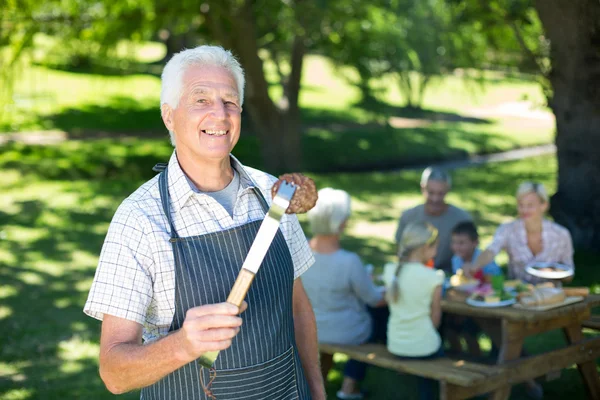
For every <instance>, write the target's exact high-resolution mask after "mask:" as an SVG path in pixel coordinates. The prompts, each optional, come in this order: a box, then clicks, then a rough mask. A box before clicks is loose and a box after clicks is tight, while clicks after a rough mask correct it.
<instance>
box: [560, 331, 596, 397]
mask: <svg viewBox="0 0 600 400" xmlns="http://www.w3.org/2000/svg"><path fill="white" fill-rule="evenodd" d="M563 331H564V332H565V336H566V337H567V341H568V342H569V344H573V343H577V342H579V341H581V340H583V333H582V332H581V325H579V324H574V325H570V326H567V327H565V328H564V329H563ZM577 368H578V369H579V373H580V374H581V378H582V379H583V383H584V384H585V389H586V392H587V395H588V398H589V399H594V400H596V399H600V377H598V371H597V370H596V363H595V362H594V361H588V362H585V363H582V364H577Z"/></svg>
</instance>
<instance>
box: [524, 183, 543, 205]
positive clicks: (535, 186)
mask: <svg viewBox="0 0 600 400" xmlns="http://www.w3.org/2000/svg"><path fill="white" fill-rule="evenodd" d="M529 193H535V194H537V196H538V197H539V198H540V200H541V201H542V203H547V202H548V192H547V191H546V188H545V187H544V185H543V184H541V183H537V182H523V183H521V184H520V185H519V188H518V189H517V200H518V199H519V198H521V197H523V196H525V195H526V194H529Z"/></svg>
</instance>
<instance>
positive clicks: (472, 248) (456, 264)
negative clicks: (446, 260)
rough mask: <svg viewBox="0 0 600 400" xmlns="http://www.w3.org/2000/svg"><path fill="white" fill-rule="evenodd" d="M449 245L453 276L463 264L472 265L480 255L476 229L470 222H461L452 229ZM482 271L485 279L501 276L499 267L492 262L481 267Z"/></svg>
mask: <svg viewBox="0 0 600 400" xmlns="http://www.w3.org/2000/svg"><path fill="white" fill-rule="evenodd" d="M451 243H452V244H451V248H452V253H454V255H453V256H452V273H453V274H456V272H457V271H458V270H459V269H461V268H462V267H463V265H464V264H465V263H473V262H474V261H475V260H476V259H477V257H478V256H479V254H480V253H481V250H479V249H478V248H477V247H478V246H479V234H478V233H477V227H476V226H475V224H474V223H473V222H471V221H465V222H461V223H459V224H457V225H456V226H455V227H454V229H452V242H451ZM482 270H483V275H484V276H485V277H489V276H493V275H501V274H502V271H501V270H500V267H499V266H498V265H497V264H496V263H495V262H494V261H492V262H491V263H489V264H488V265H486V266H485V267H483V268H482Z"/></svg>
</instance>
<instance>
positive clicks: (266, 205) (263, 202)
mask: <svg viewBox="0 0 600 400" xmlns="http://www.w3.org/2000/svg"><path fill="white" fill-rule="evenodd" d="M252 190H254V193H255V194H256V196H257V197H258V201H259V202H260V205H261V206H262V208H263V211H264V212H265V214H266V213H267V212H269V203H267V200H265V196H263V194H262V191H261V190H260V189H259V188H257V187H256V186H253V187H252Z"/></svg>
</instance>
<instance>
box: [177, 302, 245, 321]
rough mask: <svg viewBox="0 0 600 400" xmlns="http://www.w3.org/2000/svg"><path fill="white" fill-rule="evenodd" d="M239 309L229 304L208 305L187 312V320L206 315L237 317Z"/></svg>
mask: <svg viewBox="0 0 600 400" xmlns="http://www.w3.org/2000/svg"><path fill="white" fill-rule="evenodd" d="M238 313H239V310H238V307H236V306H234V305H233V304H229V303H217V304H207V305H205V306H199V307H194V308H190V309H189V310H187V313H186V318H199V317H202V316H205V315H217V314H218V315H237V314H238Z"/></svg>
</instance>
